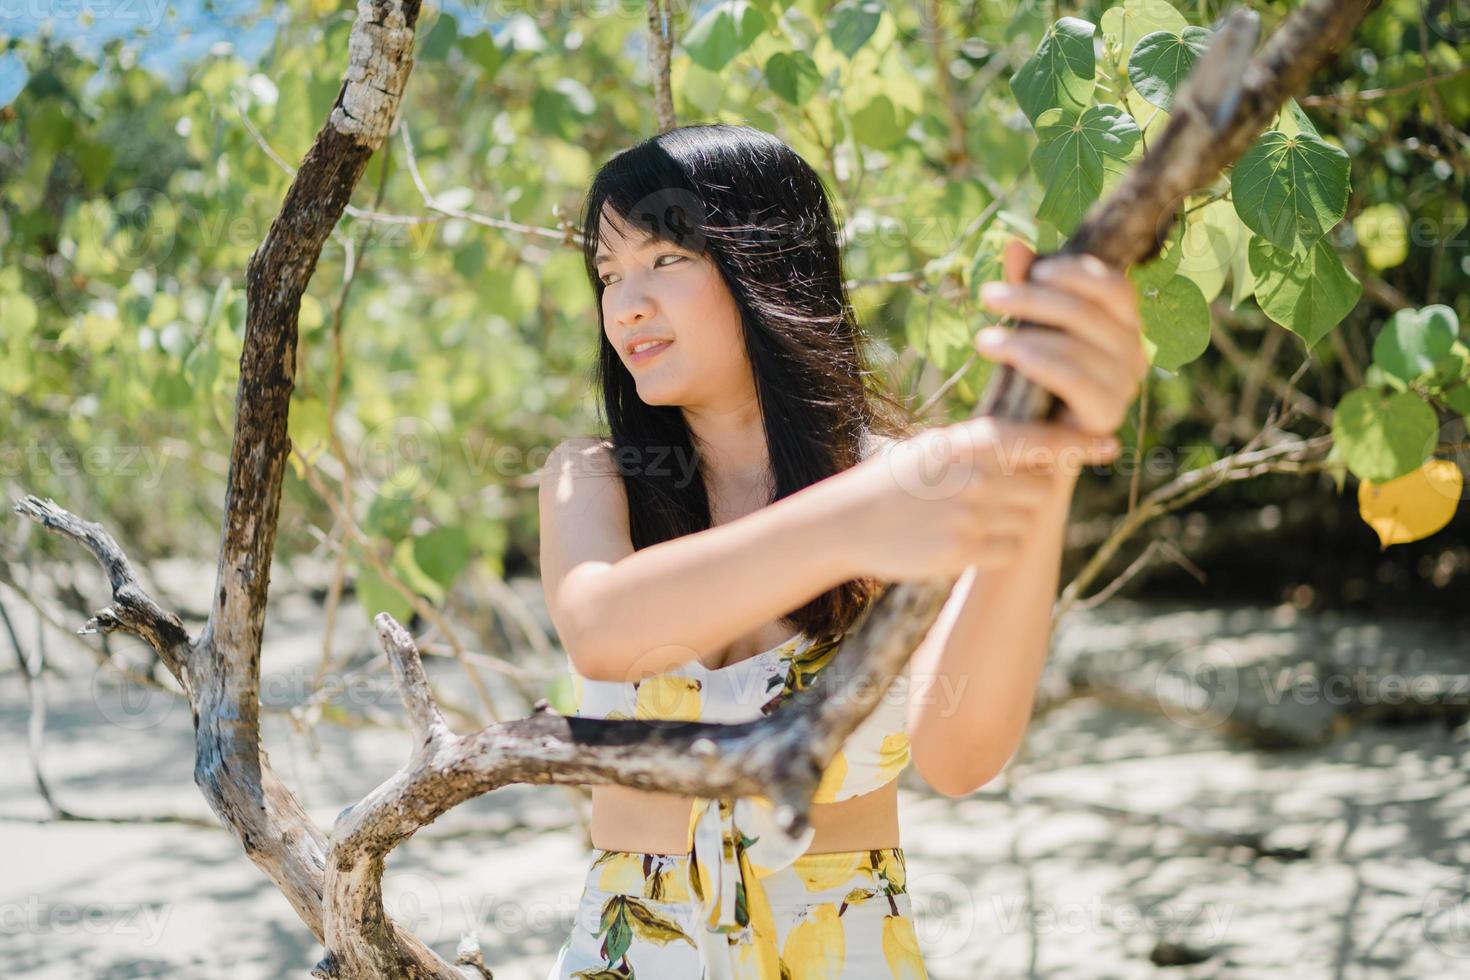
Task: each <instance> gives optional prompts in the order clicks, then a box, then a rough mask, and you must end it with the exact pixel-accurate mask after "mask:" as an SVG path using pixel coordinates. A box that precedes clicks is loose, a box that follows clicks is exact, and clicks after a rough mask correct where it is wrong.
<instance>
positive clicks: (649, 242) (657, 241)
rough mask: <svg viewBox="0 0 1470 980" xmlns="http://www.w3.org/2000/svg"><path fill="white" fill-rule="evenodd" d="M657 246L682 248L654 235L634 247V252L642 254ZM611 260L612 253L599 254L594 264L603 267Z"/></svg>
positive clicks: (594, 257) (594, 259)
mask: <svg viewBox="0 0 1470 980" xmlns="http://www.w3.org/2000/svg"><path fill="white" fill-rule="evenodd" d="M655 245H666V246H668V247H669V248H679V247H680V246H678V245H675V244H673V243H672V242H666V241H664V240H663V239H661V238H656V237H654V236H653V235H650V236H648V237H647V238H645V239H644V240H643V241H641V242H639V243H638V244H637V245H635V246H634V250H635V251H639V252H642V251H644V250H645V249H649V248H652V247H654V246H655ZM610 258H612V255H611V254H610V253H608V252H598V253H597V254H596V255H595V256H593V258H592V264H593V265H602V263H604V262H606V261H607V260H608V259H610Z"/></svg>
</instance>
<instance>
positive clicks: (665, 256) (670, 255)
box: [598, 252, 686, 286]
mask: <svg viewBox="0 0 1470 980" xmlns="http://www.w3.org/2000/svg"><path fill="white" fill-rule="evenodd" d="M684 258H686V256H683V255H679V254H677V253H675V252H666V253H664V254H663V255H660V256H659V257H658V258H656V259H654V260H653V264H654V265H655V266H658V265H659V263H660V262H662V261H663V260H664V259H684ZM611 275H613V273H611V272H609V273H607V275H603V276H599V277H598V278H599V279H601V280H602V284H603V285H604V286H611V285H612V283H610V282H608V281H607V278H608V276H611Z"/></svg>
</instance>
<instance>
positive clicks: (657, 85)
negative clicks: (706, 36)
mask: <svg viewBox="0 0 1470 980" xmlns="http://www.w3.org/2000/svg"><path fill="white" fill-rule="evenodd" d="M648 35H649V38H648V67H649V70H650V71H652V72H653V105H654V110H655V111H656V112H657V113H658V131H659V132H660V133H667V132H668V131H669V130H671V129H673V128H674V127H675V126H677V125H678V122H679V121H678V119H677V117H675V115H674V89H673V86H672V85H670V84H669V54H670V52H671V51H672V50H673V47H674V15H673V12H672V11H671V10H670V9H669V0H648Z"/></svg>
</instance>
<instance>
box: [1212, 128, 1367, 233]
mask: <svg viewBox="0 0 1470 980" xmlns="http://www.w3.org/2000/svg"><path fill="white" fill-rule="evenodd" d="M1230 193H1231V196H1232V197H1233V198H1234V200H1235V210H1236V212H1237V213H1238V214H1239V215H1240V220H1242V221H1244V222H1245V224H1246V227H1248V228H1249V229H1250V230H1251V231H1253V232H1255V233H1256V234H1257V235H1260V236H1261V237H1262V238H1264V239H1266V240H1267V241H1268V242H1270V243H1271V244H1273V245H1275V246H1277V247H1278V248H1283V249H1288V250H1290V251H1295V252H1297V253H1304V252H1306V250H1307V249H1309V248H1311V247H1312V246H1313V245H1315V244H1316V243H1317V242H1318V240H1319V239H1321V238H1322V236H1323V235H1325V234H1327V232H1329V231H1331V230H1332V227H1333V226H1334V225H1336V224H1337V223H1338V222H1339V221H1341V220H1342V217H1343V215H1344V214H1346V213H1347V201H1348V155H1347V153H1345V152H1344V151H1343V150H1341V149H1339V148H1338V147H1336V146H1333V145H1332V144H1331V143H1327V142H1325V141H1323V140H1321V139H1318V138H1317V137H1315V136H1311V135H1309V134H1306V133H1300V134H1298V135H1296V136H1287V135H1286V134H1284V133H1278V132H1270V133H1266V134H1265V135H1263V136H1262V137H1261V138H1260V139H1258V140H1256V142H1255V143H1254V144H1253V145H1252V146H1251V148H1250V149H1249V150H1247V151H1246V152H1245V156H1243V157H1241V158H1240V162H1239V163H1237V164H1236V165H1235V169H1234V171H1233V172H1232V173H1231V175H1230Z"/></svg>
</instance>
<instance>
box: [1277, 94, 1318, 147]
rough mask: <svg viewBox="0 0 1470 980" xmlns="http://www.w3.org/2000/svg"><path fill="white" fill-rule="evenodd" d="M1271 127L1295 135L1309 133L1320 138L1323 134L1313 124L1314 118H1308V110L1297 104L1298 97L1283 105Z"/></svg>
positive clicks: (1288, 100)
mask: <svg viewBox="0 0 1470 980" xmlns="http://www.w3.org/2000/svg"><path fill="white" fill-rule="evenodd" d="M1271 128H1272V129H1274V130H1277V131H1278V132H1282V133H1285V134H1286V135H1287V136H1295V135H1297V134H1298V133H1307V134H1308V135H1310V136H1316V137H1318V138H1320V137H1321V136H1322V134H1321V133H1319V132H1317V127H1316V126H1314V125H1313V124H1312V120H1310V119H1308V118H1307V113H1306V111H1305V110H1304V109H1302V107H1301V106H1300V105H1298V104H1297V101H1296V99H1287V100H1286V105H1284V106H1282V107H1281V111H1280V112H1278V113H1277V114H1276V123H1275V125H1273V126H1272V127H1271Z"/></svg>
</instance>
